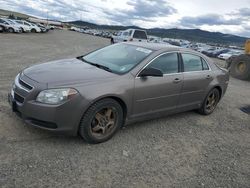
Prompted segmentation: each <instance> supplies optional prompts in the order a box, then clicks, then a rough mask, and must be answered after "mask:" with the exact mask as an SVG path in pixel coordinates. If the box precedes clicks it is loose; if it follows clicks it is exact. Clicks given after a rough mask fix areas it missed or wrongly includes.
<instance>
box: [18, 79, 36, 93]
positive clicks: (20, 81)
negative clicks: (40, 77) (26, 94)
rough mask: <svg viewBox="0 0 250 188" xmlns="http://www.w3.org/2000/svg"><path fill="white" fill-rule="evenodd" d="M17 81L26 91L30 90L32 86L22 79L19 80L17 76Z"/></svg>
mask: <svg viewBox="0 0 250 188" xmlns="http://www.w3.org/2000/svg"><path fill="white" fill-rule="evenodd" d="M18 81H19V84H20V85H21V86H22V87H24V88H25V89H27V90H28V91H30V90H32V89H33V87H32V86H31V85H29V84H27V83H26V82H24V81H23V80H21V79H20V78H19V80H18Z"/></svg>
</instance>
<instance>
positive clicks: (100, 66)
mask: <svg viewBox="0 0 250 188" xmlns="http://www.w3.org/2000/svg"><path fill="white" fill-rule="evenodd" d="M81 59H82V61H84V62H86V63H88V64H90V65H93V66H95V67H98V68H100V69H103V70H106V71H108V72H113V71H112V70H111V69H110V68H109V67H106V66H105V65H100V64H98V63H92V62H90V61H87V60H86V59H84V58H81Z"/></svg>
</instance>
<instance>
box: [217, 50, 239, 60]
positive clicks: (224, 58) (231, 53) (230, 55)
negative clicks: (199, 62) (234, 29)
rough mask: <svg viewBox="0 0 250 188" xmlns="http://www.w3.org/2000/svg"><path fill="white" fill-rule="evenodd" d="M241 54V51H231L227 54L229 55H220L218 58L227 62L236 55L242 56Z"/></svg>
mask: <svg viewBox="0 0 250 188" xmlns="http://www.w3.org/2000/svg"><path fill="white" fill-rule="evenodd" d="M241 53H242V52H241V51H235V50H230V51H229V52H227V53H223V54H220V55H219V56H218V58H219V59H223V60H227V59H229V58H230V57H232V56H235V55H240V54H241Z"/></svg>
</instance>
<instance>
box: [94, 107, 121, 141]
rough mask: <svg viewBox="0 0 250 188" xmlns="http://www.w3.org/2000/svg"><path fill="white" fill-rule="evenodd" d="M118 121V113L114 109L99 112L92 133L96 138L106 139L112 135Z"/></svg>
mask: <svg viewBox="0 0 250 188" xmlns="http://www.w3.org/2000/svg"><path fill="white" fill-rule="evenodd" d="M116 121H117V111H116V109H115V108H113V107H108V108H103V109H101V110H100V111H98V112H97V113H96V114H95V116H94V118H93V120H92V122H91V132H92V134H93V135H95V136H96V137H99V138H102V137H106V136H107V135H109V134H110V133H112V131H113V129H114V128H115V124H116Z"/></svg>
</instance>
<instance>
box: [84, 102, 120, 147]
mask: <svg viewBox="0 0 250 188" xmlns="http://www.w3.org/2000/svg"><path fill="white" fill-rule="evenodd" d="M122 124H123V109H122V107H121V105H120V104H119V103H118V102H117V101H115V100H113V99H109V98H108V99H103V100H100V101H98V102H96V103H95V104H93V105H92V106H91V107H90V108H89V109H88V110H87V111H86V113H85V114H84V115H83V117H82V120H81V122H80V127H79V134H80V135H81V137H82V138H84V139H85V140H86V141H87V142H89V143H93V144H97V143H101V142H105V141H107V140H109V139H110V138H111V137H112V136H113V135H114V134H115V133H116V131H117V130H118V129H119V128H120V127H121V126H122Z"/></svg>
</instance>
